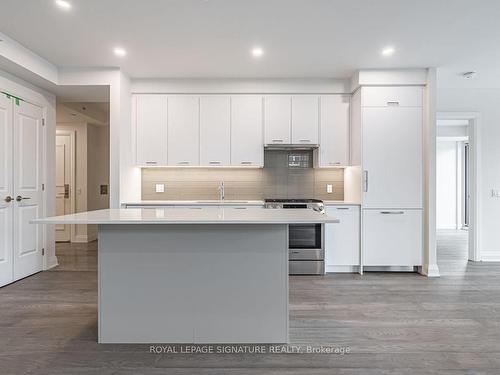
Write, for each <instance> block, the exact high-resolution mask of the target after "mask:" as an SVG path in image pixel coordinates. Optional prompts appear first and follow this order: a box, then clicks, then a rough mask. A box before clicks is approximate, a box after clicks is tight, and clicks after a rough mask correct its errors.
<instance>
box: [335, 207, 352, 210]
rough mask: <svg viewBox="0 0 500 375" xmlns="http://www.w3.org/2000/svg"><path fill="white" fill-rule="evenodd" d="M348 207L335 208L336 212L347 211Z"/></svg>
mask: <svg viewBox="0 0 500 375" xmlns="http://www.w3.org/2000/svg"><path fill="white" fill-rule="evenodd" d="M348 209H349V207H337V210H348Z"/></svg>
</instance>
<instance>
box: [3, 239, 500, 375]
mask: <svg viewBox="0 0 500 375" xmlns="http://www.w3.org/2000/svg"><path fill="white" fill-rule="evenodd" d="M464 238H465V241H466V237H464V233H451V232H450V233H439V235H438V241H439V257H438V259H439V265H440V267H441V272H442V274H443V276H442V277H441V278H439V279H427V278H425V277H422V276H419V275H416V274H397V273H396V274H390V273H372V274H365V275H364V276H359V275H351V274H335V275H328V276H326V277H292V278H291V279H290V308H291V312H290V326H291V343H292V344H293V345H314V346H319V345H327V346H330V345H331V346H335V347H344V346H345V347H349V348H350V353H349V354H345V355H338V354H305V353H303V354H152V353H149V345H98V344H97V343H96V337H97V306H96V302H97V280H96V254H97V251H96V243H91V244H89V245H79V244H58V245H57V255H58V258H59V261H60V263H61V264H60V266H59V267H57V268H56V269H54V270H53V271H49V272H42V273H39V274H37V275H34V276H32V277H29V278H26V279H24V280H21V281H19V282H17V283H15V284H12V285H9V286H6V287H4V288H2V289H0V348H1V350H0V374H16V375H17V374H105V375H106V374H165V373H168V374H186V375H187V374H306V373H307V374H412V375H413V374H424V373H425V374H499V373H500V264H498V263H497V264H493V263H488V264H482V263H477V264H474V263H467V261H466V249H467V247H466V242H464ZM464 246H465V247H464ZM464 249H465V250H464ZM263 308H265V307H263Z"/></svg>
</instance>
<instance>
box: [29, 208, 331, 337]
mask: <svg viewBox="0 0 500 375" xmlns="http://www.w3.org/2000/svg"><path fill="white" fill-rule="evenodd" d="M335 222H338V220H336V219H335V218H332V217H328V216H327V215H326V214H324V213H320V212H315V211H313V210H295V209H288V210H272V209H264V208H259V207H250V208H239V207H191V208H170V207H169V208H137V209H108V210H99V211H90V212H84V213H78V214H73V215H65V216H57V217H51V218H43V219H37V220H34V221H33V223H35V224H67V225H69V224H97V225H98V227H99V231H98V241H99V250H98V323H99V330H98V341H99V342H100V343H287V342H288V225H289V224H304V223H321V224H323V223H335Z"/></svg>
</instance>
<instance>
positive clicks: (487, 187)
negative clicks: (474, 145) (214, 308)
mask: <svg viewBox="0 0 500 375" xmlns="http://www.w3.org/2000/svg"><path fill="white" fill-rule="evenodd" d="M438 111H440V112H451V111H466V112H478V114H479V119H478V132H479V137H480V146H479V148H478V152H479V165H480V169H481V171H480V176H479V191H478V199H479V218H478V219H479V239H478V247H479V248H478V250H479V256H480V258H481V259H483V260H500V230H498V229H499V228H500V199H498V198H493V197H492V195H491V190H492V189H500V168H499V166H500V147H499V140H500V89H472V88H471V89H458V88H440V89H439V90H438Z"/></svg>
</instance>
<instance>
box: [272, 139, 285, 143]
mask: <svg viewBox="0 0 500 375" xmlns="http://www.w3.org/2000/svg"><path fill="white" fill-rule="evenodd" d="M273 142H276V143H283V140H282V139H273Z"/></svg>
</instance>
